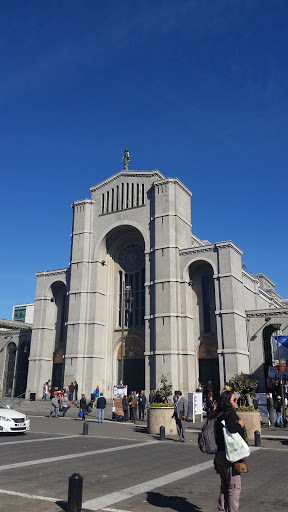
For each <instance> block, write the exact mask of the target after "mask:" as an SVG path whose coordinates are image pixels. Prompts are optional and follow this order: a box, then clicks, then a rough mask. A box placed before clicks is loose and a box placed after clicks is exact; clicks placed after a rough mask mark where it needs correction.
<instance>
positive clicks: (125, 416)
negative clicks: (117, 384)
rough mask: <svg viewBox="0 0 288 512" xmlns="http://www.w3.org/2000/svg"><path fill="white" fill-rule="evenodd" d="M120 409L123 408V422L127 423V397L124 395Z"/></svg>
mask: <svg viewBox="0 0 288 512" xmlns="http://www.w3.org/2000/svg"><path fill="white" fill-rule="evenodd" d="M122 408H123V414H124V421H128V409H129V404H128V400H127V396H126V395H124V396H123V399H122Z"/></svg>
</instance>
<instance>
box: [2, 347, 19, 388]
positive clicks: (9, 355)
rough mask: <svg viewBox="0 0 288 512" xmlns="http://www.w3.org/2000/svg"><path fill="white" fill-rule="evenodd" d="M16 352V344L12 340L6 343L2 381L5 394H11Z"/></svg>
mask: <svg viewBox="0 0 288 512" xmlns="http://www.w3.org/2000/svg"><path fill="white" fill-rule="evenodd" d="M16 353H17V347H16V344H15V343H14V342H13V341H11V342H10V343H9V344H8V345H7V349H6V361H5V370H4V381H3V391H4V395H5V396H12V391H13V383H14V371H15V362H16Z"/></svg>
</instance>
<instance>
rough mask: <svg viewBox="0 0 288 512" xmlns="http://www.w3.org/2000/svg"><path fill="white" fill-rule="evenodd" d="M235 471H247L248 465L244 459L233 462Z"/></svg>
mask: <svg viewBox="0 0 288 512" xmlns="http://www.w3.org/2000/svg"><path fill="white" fill-rule="evenodd" d="M233 466H234V469H235V471H237V473H248V471H249V470H248V466H247V462H246V460H245V459H243V460H239V461H238V462H234V464H233Z"/></svg>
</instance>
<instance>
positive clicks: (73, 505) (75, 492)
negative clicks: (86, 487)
mask: <svg viewBox="0 0 288 512" xmlns="http://www.w3.org/2000/svg"><path fill="white" fill-rule="evenodd" d="M82 492H83V476H81V475H79V473H73V475H72V476H69V488H68V508H67V512H81V510H82Z"/></svg>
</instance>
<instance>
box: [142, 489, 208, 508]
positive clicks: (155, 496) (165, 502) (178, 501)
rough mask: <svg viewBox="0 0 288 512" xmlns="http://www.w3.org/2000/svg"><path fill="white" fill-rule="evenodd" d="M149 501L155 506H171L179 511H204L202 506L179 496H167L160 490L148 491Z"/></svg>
mask: <svg viewBox="0 0 288 512" xmlns="http://www.w3.org/2000/svg"><path fill="white" fill-rule="evenodd" d="M147 501H148V503H150V505H153V506H154V507H162V508H169V509H172V510H176V511H177V512H202V508H199V507H197V505H194V504H193V503H190V502H189V501H187V499H186V498H181V497H179V496H165V495H164V494H161V493H160V492H147Z"/></svg>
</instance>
